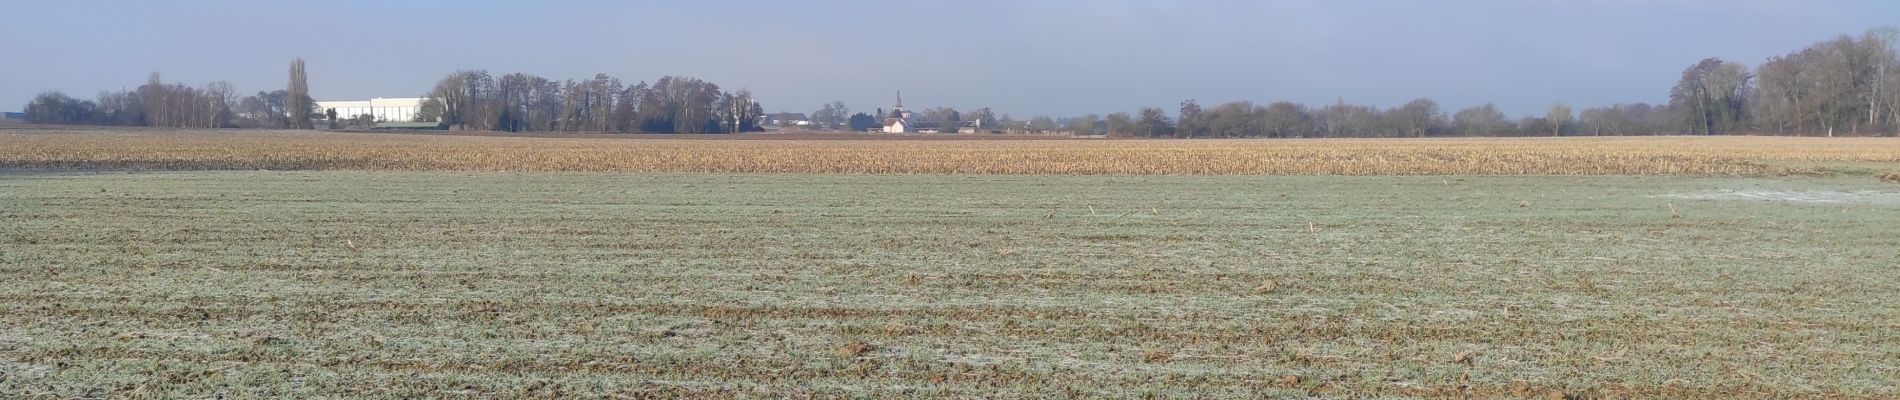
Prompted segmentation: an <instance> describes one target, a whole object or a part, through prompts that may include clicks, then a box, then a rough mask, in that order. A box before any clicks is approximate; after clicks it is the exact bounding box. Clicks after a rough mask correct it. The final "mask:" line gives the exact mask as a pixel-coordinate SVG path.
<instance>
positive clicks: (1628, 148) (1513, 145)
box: [0, 129, 1900, 175]
mask: <svg viewBox="0 0 1900 400" xmlns="http://www.w3.org/2000/svg"><path fill="white" fill-rule="evenodd" d="M763 136H769V135H747V137H763ZM598 137H600V138H598V139H595V138H573V137H558V138H540V137H494V136H451V135H414V134H384V133H332V132H308V131H306V132H296V131H164V130H150V131H113V130H57V131H47V130H25V129H12V130H0V143H4V144H5V146H0V168H13V169H138V170H174V169H175V170H228V169H242V170H254V169H266V170H395V171H618V172H745V173H895V174H912V173H927V174H1055V175H1103V174H1143V175H1147V174H1155V175H1762V174H1790V173H1809V172H1816V171H1817V170H1823V169H1825V168H1824V167H1826V166H1827V165H1831V163H1875V164H1879V165H1885V166H1888V167H1892V166H1894V165H1900V139H1894V138H1851V139H1850V138H1787V137H1638V138H1514V139H1429V140H1416V139H1398V140H1394V139H1317V140H953V141H946V140H717V139H709V140H695V139H679V138H677V137H678V136H672V137H669V138H665V139H627V140H613V139H608V138H627V137H639V136H637V135H635V136H629V135H598ZM708 137H709V138H711V137H719V136H717V135H713V136H708ZM1895 169H1900V168H1895Z"/></svg>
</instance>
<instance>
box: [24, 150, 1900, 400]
mask: <svg viewBox="0 0 1900 400" xmlns="http://www.w3.org/2000/svg"><path fill="white" fill-rule="evenodd" d="M1269 281H1270V282H1269ZM0 298H4V302H0V310H3V311H0V397H8V398H58V399H64V398H75V397H82V398H83V397H112V398H118V397H151V398H210V397H225V398H252V397H293V398H310V397H381V398H418V397H421V398H436V397H449V398H515V397H567V396H577V397H615V396H625V397H668V398H677V397H698V398H727V397H770V398H778V397H805V396H816V397H867V398H891V397H912V396H914V397H981V398H1023V397H1031V398H1034V397H1071V396H1073V397H1112V398H1128V397H1163V398H1184V397H1185V398H1193V397H1200V398H1237V397H1239V398H1244V397H1284V396H1301V395H1308V394H1317V395H1325V396H1398V397H1408V396H1420V397H1459V396H1465V395H1469V396H1475V397H1537V398H1543V397H1545V396H1549V395H1552V394H1554V393H1555V392H1561V393H1562V394H1563V395H1566V396H1571V397H1576V398H1598V397H1612V398H1621V397H1703V398H1708V397H1717V398H1721V397H1730V398H1733V397H1741V398H1759V397H1862V398H1892V397H1896V396H1900V185H1896V184H1893V183H1885V182H1880V181H1878V180H1876V179H1871V178H1868V177H1865V176H1857V177H1831V178H1830V177H1819V178H1816V177H1806V178H1797V177H1789V178H1698V177H1539V176H1526V177H1112V176H1096V177H1052V176H1020V177H1009V176H942V175H936V176H860V175H730V174H679V175H664V174H661V175H655V174H555V173H534V174H531V173H447V172H443V173H404V172H153V173H80V172H62V173H55V172H48V173H39V172H6V173H0Z"/></svg>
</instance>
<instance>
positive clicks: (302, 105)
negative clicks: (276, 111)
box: [153, 58, 316, 129]
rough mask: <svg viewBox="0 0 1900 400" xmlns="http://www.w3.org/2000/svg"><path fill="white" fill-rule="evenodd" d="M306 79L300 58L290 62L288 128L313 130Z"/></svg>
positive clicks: (308, 87) (154, 77) (286, 91)
mask: <svg viewBox="0 0 1900 400" xmlns="http://www.w3.org/2000/svg"><path fill="white" fill-rule="evenodd" d="M157 77H158V75H157V74H153V79H157ZM308 78H309V76H307V75H305V74H304V66H303V59H302V58H298V59H296V60H295V61H291V62H290V87H289V88H286V89H284V92H285V93H287V94H288V95H289V100H290V103H289V105H288V107H289V109H290V124H291V126H290V127H291V128H292V129H312V128H315V126H313V125H311V122H310V118H311V117H310V110H311V108H312V107H315V106H316V105H314V104H310V103H309V101H310V100H309V99H310V83H309V81H308Z"/></svg>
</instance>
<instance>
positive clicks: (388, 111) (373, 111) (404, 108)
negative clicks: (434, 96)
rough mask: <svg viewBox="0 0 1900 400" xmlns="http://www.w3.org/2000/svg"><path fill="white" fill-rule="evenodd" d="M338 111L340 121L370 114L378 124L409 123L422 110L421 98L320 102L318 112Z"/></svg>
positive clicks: (337, 115)
mask: <svg viewBox="0 0 1900 400" xmlns="http://www.w3.org/2000/svg"><path fill="white" fill-rule="evenodd" d="M332 108H334V109H336V117H337V118H339V119H349V118H355V117H356V116H358V115H363V114H369V115H370V116H373V117H376V122H409V121H412V120H414V119H415V118H416V112H418V111H421V110H422V98H421V97H398V98H374V99H369V100H344V101H319V102H317V109H318V110H327V109H332Z"/></svg>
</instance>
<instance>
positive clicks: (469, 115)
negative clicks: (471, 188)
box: [415, 70, 765, 133]
mask: <svg viewBox="0 0 1900 400" xmlns="http://www.w3.org/2000/svg"><path fill="white" fill-rule="evenodd" d="M764 115H765V109H764V107H763V106H761V105H759V102H758V101H757V100H754V99H753V96H752V93H751V92H750V91H747V90H744V89H740V90H739V91H738V92H733V93H728V92H723V91H720V89H719V85H716V84H713V83H712V82H706V81H703V80H699V79H695V78H689V77H681V76H666V77H662V78H660V79H659V80H657V81H654V82H653V83H652V84H648V83H646V82H640V83H636V84H634V85H632V86H628V85H625V84H623V83H622V82H621V81H620V79H618V78H614V77H612V76H608V75H607V74H597V75H594V78H593V79H589V80H580V81H575V80H568V81H564V82H562V81H554V80H550V79H547V78H542V77H539V76H534V75H529V74H522V73H514V74H508V75H504V76H502V77H501V78H500V79H496V78H495V77H494V76H492V75H489V73H488V71H484V70H469V71H456V72H454V73H451V74H449V75H448V76H445V77H443V78H442V79H441V80H439V81H437V82H436V84H435V87H434V88H432V89H430V90H429V92H428V93H427V94H425V95H423V102H422V108H421V110H420V112H418V113H417V114H416V117H415V120H416V121H417V122H438V123H440V124H441V125H442V126H444V127H447V128H450V129H462V130H492V131H509V132H622V133H632V132H645V133H731V132H751V131H758V130H761V129H760V128H759V126H758V124H759V119H760V117H762V116H764Z"/></svg>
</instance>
